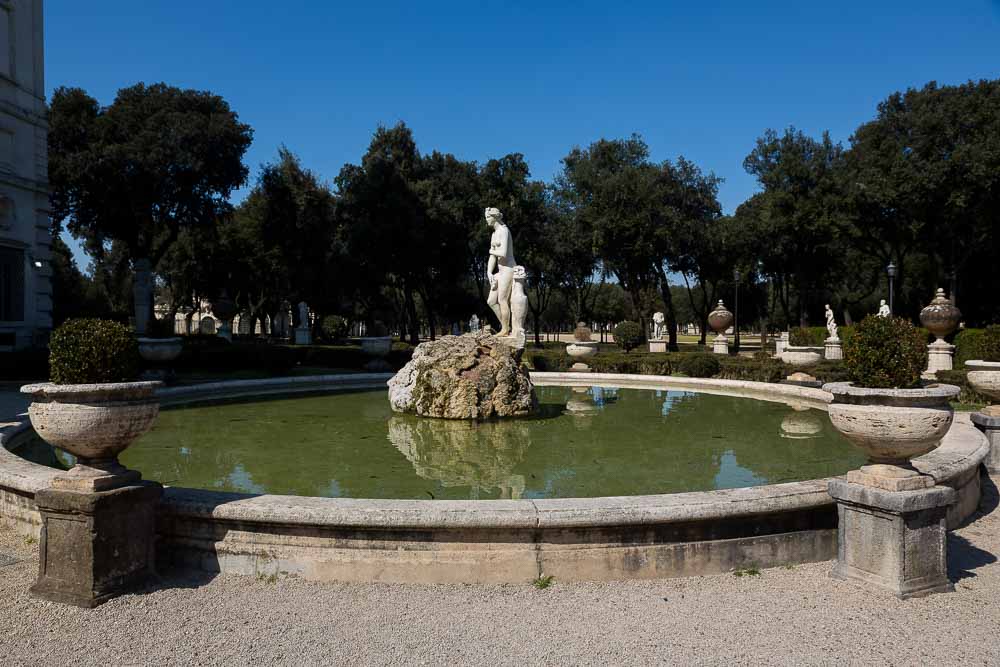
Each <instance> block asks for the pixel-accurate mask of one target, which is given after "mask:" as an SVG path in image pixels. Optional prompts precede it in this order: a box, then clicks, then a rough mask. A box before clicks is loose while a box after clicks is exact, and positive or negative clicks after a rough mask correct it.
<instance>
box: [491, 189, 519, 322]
mask: <svg viewBox="0 0 1000 667" xmlns="http://www.w3.org/2000/svg"><path fill="white" fill-rule="evenodd" d="M486 223H487V224H489V225H491V226H492V227H493V236H492V237H491V238H490V260H489V264H488V265H487V267H486V277H487V279H488V280H489V281H490V295H489V297H487V299H486V303H487V305H488V306H489V307H490V308H491V309H492V310H493V312H494V313H496V316H497V319H499V320H500V332H499V333H498V334H497V335H498V336H511V335H516V334H518V333H519V332H523V331H524V317H525V312H526V310H527V308H526V302H527V295H525V294H524V285H523V282H524V279H525V277H526V274H525V272H524V267H519V266H518V265H517V261H516V260H515V259H514V239H513V237H512V236H511V234H510V230H509V229H507V225H505V224H503V214H501V213H500V210H499V209H496V208H488V209H486ZM515 269H520V273H519V274H518V275H517V276H515ZM515 278H517V280H515ZM515 282H517V283H519V285H518V288H517V292H518V293H517V294H516V295H515ZM514 296H516V297H517V298H516V299H515V300H516V301H517V304H516V305H517V306H518V307H517V309H516V310H517V311H518V312H516V313H515V312H514V310H515V309H513V308H512V307H511V306H512V297H514ZM522 297H523V300H522ZM512 315H513V318H512Z"/></svg>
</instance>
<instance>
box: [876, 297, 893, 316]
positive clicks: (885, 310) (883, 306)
mask: <svg viewBox="0 0 1000 667" xmlns="http://www.w3.org/2000/svg"><path fill="white" fill-rule="evenodd" d="M876 315H878V316H879V317H889V316H890V315H892V313H891V312H890V311H889V304H887V303H886V302H885V299H882V301H881V302H879V307H878V312H877V313H876Z"/></svg>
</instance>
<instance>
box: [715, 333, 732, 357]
mask: <svg viewBox="0 0 1000 667" xmlns="http://www.w3.org/2000/svg"><path fill="white" fill-rule="evenodd" d="M712 352H714V353H715V354H729V339H728V338H726V334H719V335H718V336H716V337H715V338H713V339H712Z"/></svg>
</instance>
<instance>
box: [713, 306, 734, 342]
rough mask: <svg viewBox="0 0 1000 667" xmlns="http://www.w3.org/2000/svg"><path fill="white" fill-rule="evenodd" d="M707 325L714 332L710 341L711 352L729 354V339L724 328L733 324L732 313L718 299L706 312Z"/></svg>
mask: <svg viewBox="0 0 1000 667" xmlns="http://www.w3.org/2000/svg"><path fill="white" fill-rule="evenodd" d="M708 326H709V327H710V328H711V329H712V331H714V332H715V333H716V336H715V339H714V340H713V341H712V352H714V353H716V354H729V339H728V338H726V329H728V328H729V327H731V326H733V314H732V313H731V312H730V311H729V309H728V308H726V306H725V305H723V303H722V299H719V303H718V305H716V306H715V309H714V310H713V311H712V312H710V313H709V314H708Z"/></svg>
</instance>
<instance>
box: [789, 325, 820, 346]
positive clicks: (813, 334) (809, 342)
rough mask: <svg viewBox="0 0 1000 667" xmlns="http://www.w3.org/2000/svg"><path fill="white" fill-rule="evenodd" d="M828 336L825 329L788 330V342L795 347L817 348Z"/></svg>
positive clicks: (804, 328)
mask: <svg viewBox="0 0 1000 667" xmlns="http://www.w3.org/2000/svg"><path fill="white" fill-rule="evenodd" d="M828 335H829V334H828V333H827V331H826V327H792V328H791V329H789V330H788V342H789V344H791V345H795V346H796V347H818V346H821V345H823V342H824V341H825V340H826V337H827V336H828Z"/></svg>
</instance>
